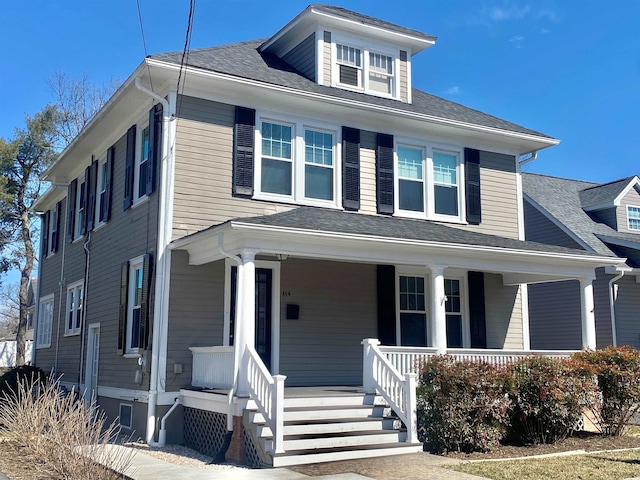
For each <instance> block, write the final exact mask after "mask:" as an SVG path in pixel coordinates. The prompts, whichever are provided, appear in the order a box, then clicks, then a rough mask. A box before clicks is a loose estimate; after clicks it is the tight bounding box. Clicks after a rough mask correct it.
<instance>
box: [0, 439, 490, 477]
mask: <svg viewBox="0 0 640 480" xmlns="http://www.w3.org/2000/svg"><path fill="white" fill-rule="evenodd" d="M108 448H110V449H115V450H116V451H115V452H113V451H112V452H110V455H111V454H113V455H116V456H120V455H122V456H124V455H128V454H129V452H127V451H125V450H130V447H123V446H120V445H108ZM118 450H121V451H122V452H121V453H119V452H118ZM413 455H419V457H418V456H415V457H414V456H413ZM413 455H397V456H394V457H385V458H382V457H379V458H376V459H364V460H362V462H367V464H369V463H370V462H371V461H372V460H376V461H379V462H385V459H386V460H387V461H388V463H391V464H393V463H396V462H399V463H400V462H401V463H402V464H403V466H404V469H403V470H404V472H402V473H401V472H398V471H397V470H396V474H395V475H394V478H396V479H403V480H481V477H476V476H473V475H468V474H466V473H460V472H454V471H453V470H448V469H444V468H442V467H441V466H439V465H442V464H443V462H442V460H441V459H440V458H439V457H435V456H433V455H429V454H426V453H425V454H413ZM412 457H413V458H412ZM429 457H433V458H432V459H430V458H429ZM417 459H419V460H417ZM97 460H98V461H99V459H97ZM349 462H356V461H355V460H350V461H349ZM385 463H386V462H385ZM388 466H389V467H391V468H393V469H394V470H395V467H394V466H392V465H388ZM309 467H312V466H309ZM341 467H342V468H341V469H342V470H344V468H345V467H346V468H349V467H348V465H342V466H341ZM413 467H415V468H413ZM409 471H410V474H409V475H407V473H408V472H409ZM311 472H313V473H312V475H313V476H310V475H307V474H305V473H301V472H296V471H294V470H290V469H287V468H265V469H258V470H255V469H245V468H221V469H220V470H214V469H201V468H194V467H185V466H182V465H176V464H173V463H169V462H165V461H164V460H160V459H158V458H156V457H153V456H151V455H147V454H146V453H143V452H141V451H140V450H136V453H135V456H134V457H133V460H132V462H131V465H130V466H129V468H128V469H127V470H126V471H124V472H122V473H124V474H125V475H127V476H128V477H130V478H132V479H133V480H175V479H183V478H184V479H188V480H245V479H247V480H249V479H250V480H272V479H275V480H309V479H313V480H371V479H373V478H374V477H367V476H364V475H360V474H357V473H349V472H343V473H331V474H327V475H323V474H322V472H321V471H317V472H314V471H313V469H310V472H309V473H311ZM376 477H377V475H376ZM377 478H386V477H377ZM1 479H2V477H1V476H0V480H1Z"/></svg>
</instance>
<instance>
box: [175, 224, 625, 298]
mask: <svg viewBox="0 0 640 480" xmlns="http://www.w3.org/2000/svg"><path fill="white" fill-rule="evenodd" d="M219 237H222V240H220V239H219ZM219 241H222V246H223V248H224V250H225V251H226V252H227V253H230V254H233V255H239V254H241V252H242V251H243V250H245V249H249V250H252V251H254V252H259V253H260V254H264V255H277V254H285V255H290V256H293V257H300V258H312V259H323V260H334V261H344V262H358V263H374V264H395V265H420V266H425V267H428V266H429V265H443V266H446V267H448V268H459V269H465V270H478V271H484V272H491V273H499V274H502V276H503V283H504V284H505V285H517V284H520V283H540V282H549V281H562V280H568V279H574V278H581V277H593V276H594V275H595V273H594V272H595V269H596V268H599V267H606V266H615V265H620V264H624V262H625V259H622V258H616V257H605V256H598V255H591V254H587V253H581V252H580V253H578V252H579V251H576V252H577V253H557V252H539V251H532V250H521V249H509V248H500V247H491V246H478V245H465V244H454V243H443V242H433V241H423V240H413V239H401V238H391V237H382V236H376V235H360V234H352V233H342V232H332V231H324V230H307V229H301V228H291V227H282V226H272V225H257V224H254V223H249V222H245V221H243V220H242V219H239V220H231V221H229V222H226V223H224V224H221V225H218V226H215V227H211V228H209V229H206V230H203V231H201V232H198V233H196V234H193V235H190V236H187V237H184V238H181V239H177V240H174V241H173V242H172V243H171V245H170V248H171V249H173V250H186V251H187V252H188V253H189V264H191V265H202V264H205V263H209V262H214V261H217V260H221V259H223V258H225V255H224V254H223V252H222V251H221V250H220V249H219V247H218V245H219V243H218V242H219Z"/></svg>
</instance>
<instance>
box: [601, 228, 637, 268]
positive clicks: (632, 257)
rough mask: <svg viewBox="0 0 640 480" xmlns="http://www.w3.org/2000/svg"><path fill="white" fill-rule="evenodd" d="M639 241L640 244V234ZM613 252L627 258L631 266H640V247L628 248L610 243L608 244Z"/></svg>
mask: <svg viewBox="0 0 640 480" xmlns="http://www.w3.org/2000/svg"><path fill="white" fill-rule="evenodd" d="M638 243H639V244H640V236H639V237H638ZM607 246H608V247H609V248H610V249H611V250H612V251H613V253H615V254H616V255H617V256H618V257H621V258H626V259H627V265H629V266H631V267H634V266H635V267H637V266H640V248H628V247H623V246H620V245H614V244H611V243H610V244H608V245H607Z"/></svg>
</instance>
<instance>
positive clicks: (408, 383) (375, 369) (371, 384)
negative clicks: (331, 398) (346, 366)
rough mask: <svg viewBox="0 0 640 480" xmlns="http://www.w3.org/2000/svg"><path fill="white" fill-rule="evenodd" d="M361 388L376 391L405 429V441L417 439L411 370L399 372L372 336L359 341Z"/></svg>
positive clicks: (369, 391)
mask: <svg viewBox="0 0 640 480" xmlns="http://www.w3.org/2000/svg"><path fill="white" fill-rule="evenodd" d="M362 345H363V346H364V352H363V380H362V385H363V389H364V391H365V392H367V393H375V392H377V393H379V394H380V395H381V396H382V398H384V399H385V401H386V402H387V403H388V404H389V406H390V407H391V408H392V409H393V411H394V412H395V413H396V415H398V417H399V418H400V420H402V422H403V423H404V425H405V427H406V428H407V440H406V441H407V442H412V443H414V442H417V441H418V425H417V400H416V378H417V375H416V373H414V372H407V373H405V374H401V373H400V372H399V371H398V370H397V369H396V368H395V367H394V366H393V365H392V364H391V362H390V361H389V360H388V359H387V357H386V355H385V354H384V353H383V352H382V351H381V350H380V348H379V345H380V342H379V341H378V340H376V339H373V338H367V339H364V340H363V341H362Z"/></svg>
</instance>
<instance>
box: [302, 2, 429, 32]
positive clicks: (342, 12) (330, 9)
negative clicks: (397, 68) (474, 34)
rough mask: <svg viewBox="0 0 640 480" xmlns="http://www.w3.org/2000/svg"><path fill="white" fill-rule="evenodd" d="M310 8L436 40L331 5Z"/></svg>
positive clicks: (408, 29)
mask: <svg viewBox="0 0 640 480" xmlns="http://www.w3.org/2000/svg"><path fill="white" fill-rule="evenodd" d="M310 7H311V8H314V9H316V10H323V11H325V12H327V13H331V14H333V15H336V16H339V17H342V18H346V19H347V20H354V21H356V22H360V23H363V24H366V25H373V26H376V27H380V28H385V29H387V30H393V31H396V32H400V33H406V34H408V35H412V36H414V37H418V38H424V39H426V40H436V37H434V36H432V35H429V34H426V33H424V32H420V31H418V30H413V29H411V28H406V27H402V26H400V25H396V24H395V23H389V22H385V21H384V20H380V19H379V18H374V17H369V16H368V15H363V14H362V13H358V12H354V11H352V10H347V9H346V8H342V7H335V6H332V5H317V4H316V5H310Z"/></svg>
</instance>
